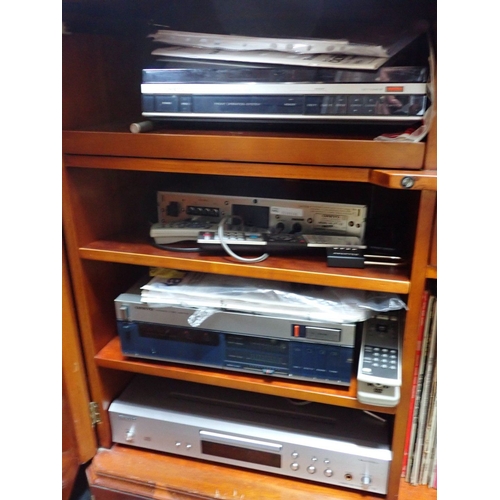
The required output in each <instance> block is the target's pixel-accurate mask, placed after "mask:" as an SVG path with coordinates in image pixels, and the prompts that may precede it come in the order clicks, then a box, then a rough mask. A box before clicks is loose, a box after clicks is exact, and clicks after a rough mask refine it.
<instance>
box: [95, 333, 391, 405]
mask: <svg viewBox="0 0 500 500" xmlns="http://www.w3.org/2000/svg"><path fill="white" fill-rule="evenodd" d="M95 361H96V364H97V365H98V366H100V367H102V368H111V369H114V370H122V371H127V372H132V373H142V374H145V375H154V376H158V377H168V378H173V379H178V380H186V381H188V382H197V383H202V384H210V385H216V386H220V387H228V388H231V389H239V390H244V391H251V392H259V393H262V394H270V395H274V396H281V397H286V398H293V399H302V400H304V401H314V402H316V403H324V404H330V405H337V406H345V407H348V408H358V409H363V410H369V411H374V412H377V413H387V414H394V413H396V407H394V408H384V407H380V406H371V405H366V404H362V403H359V402H358V400H357V399H356V390H357V382H356V377H354V376H353V378H352V380H351V385H350V386H349V387H343V386H340V385H330V384H320V383H314V382H306V381H300V380H298V381H289V380H287V379H284V378H278V377H266V376H260V375H254V374H249V375H247V374H244V373H239V372H233V371H230V370H220V369H210V368H203V367H201V368H200V367H194V366H189V365H181V364H176V363H169V362H162V361H153V360H146V359H140V358H132V357H127V356H124V355H123V354H122V351H121V347H120V339H119V337H115V338H113V339H112V340H111V341H110V342H109V343H108V344H107V345H106V346H104V347H103V348H102V349H101V350H100V351H99V353H97V354H96V356H95Z"/></svg>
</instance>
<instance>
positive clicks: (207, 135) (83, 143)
mask: <svg viewBox="0 0 500 500" xmlns="http://www.w3.org/2000/svg"><path fill="white" fill-rule="evenodd" d="M62 146H63V151H64V152H65V153H67V154H75V155H99V156H125V157H140V158H169V159H189V160H203V161H207V160H209V161H224V162H234V161H236V162H252V163H257V164H258V163H265V164H273V163H276V164H294V165H318V166H328V165H330V166H333V165H334V166H336V167H365V168H383V169H390V168H395V169H399V170H402V169H407V170H418V169H421V168H422V167H423V165H424V157H425V142H418V143H401V142H379V141H374V140H373V137H365V138H359V137H352V138H351V137H342V138H335V136H332V135H329V134H327V133H323V134H307V133H301V134H298V133H277V132H274V133H268V132H260V133H259V132H247V131H237V132H234V131H218V130H212V131H193V130H191V131H184V130H181V131H179V130H158V131H153V132H148V133H145V134H132V133H131V132H129V131H128V124H119V125H108V126H102V127H100V128H99V129H97V130H65V131H63V135H62ZM252 168H253V167H252ZM223 175H227V174H223Z"/></svg>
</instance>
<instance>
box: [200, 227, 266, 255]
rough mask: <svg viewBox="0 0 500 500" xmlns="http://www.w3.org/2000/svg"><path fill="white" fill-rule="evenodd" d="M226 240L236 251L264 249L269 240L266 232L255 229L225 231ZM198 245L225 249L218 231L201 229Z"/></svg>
mask: <svg viewBox="0 0 500 500" xmlns="http://www.w3.org/2000/svg"><path fill="white" fill-rule="evenodd" d="M224 242H225V243H227V244H228V245H230V246H231V247H232V248H234V249H235V251H243V252H247V251H256V250H257V251H259V252H260V251H262V250H263V248H265V247H266V245H267V241H266V239H265V238H264V234H263V233H261V232H253V231H233V230H225V231H224ZM197 243H198V246H199V247H200V249H202V250H207V249H208V250H215V251H219V250H223V247H222V245H221V243H220V239H219V234H218V232H217V231H211V230H208V231H200V232H199V233H198V239H197Z"/></svg>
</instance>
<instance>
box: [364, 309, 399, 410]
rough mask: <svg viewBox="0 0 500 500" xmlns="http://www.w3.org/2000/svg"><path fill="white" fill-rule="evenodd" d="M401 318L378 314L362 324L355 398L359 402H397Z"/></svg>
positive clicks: (387, 404)
mask: <svg viewBox="0 0 500 500" xmlns="http://www.w3.org/2000/svg"><path fill="white" fill-rule="evenodd" d="M401 332H402V326H401V319H400V315H399V313H397V314H394V313H389V314H379V315H377V316H375V317H374V318H370V319H368V320H366V321H365V323H364V324H363V333H362V338H361V350H360V354H359V365H358V391H357V398H358V400H359V401H360V402H361V403H366V404H373V405H378V406H396V405H397V404H398V403H399V398H400V386H401V335H402V334H401Z"/></svg>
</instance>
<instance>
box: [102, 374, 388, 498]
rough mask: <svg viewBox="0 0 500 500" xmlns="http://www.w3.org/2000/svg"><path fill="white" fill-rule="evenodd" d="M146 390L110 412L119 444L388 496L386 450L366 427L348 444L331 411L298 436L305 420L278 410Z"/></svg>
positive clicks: (128, 394) (124, 399)
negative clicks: (327, 416) (180, 396)
mask: <svg viewBox="0 0 500 500" xmlns="http://www.w3.org/2000/svg"><path fill="white" fill-rule="evenodd" d="M163 383H165V382H164V381H163ZM144 384H149V382H143V385H142V387H141V386H140V385H135V386H132V391H130V390H128V391H126V393H125V395H123V396H121V397H120V398H118V399H117V400H115V401H114V402H113V403H112V404H111V406H110V409H109V413H110V419H111V427H112V439H113V441H114V442H116V443H121V444H128V445H133V446H138V447H141V448H146V449H151V450H157V451H162V452H167V453H173V454H177V455H181V456H184V457H192V458H196V459H203V460H208V461H214V462H218V463H223V464H228V465H234V466H240V467H245V468H250V469H254V470H259V471H264V472H269V473H274V474H279V475H284V476H289V477H294V478H297V479H305V480H310V481H316V482H320V483H324V484H328V485H337V486H342V487H347V488H353V489H358V490H365V491H369V492H373V493H380V494H384V493H386V491H387V479H388V471H389V466H390V462H391V459H392V454H391V451H390V449H389V446H388V444H387V442H385V441H384V440H383V439H380V441H379V442H378V441H377V439H376V438H374V437H373V435H372V436H369V434H370V433H372V434H373V432H374V431H373V429H370V428H368V427H370V425H371V424H369V425H368V426H367V428H365V426H364V425H361V426H360V428H359V429H358V433H359V438H356V439H355V440H353V439H352V436H350V435H349V433H345V432H344V431H343V429H342V425H343V422H341V421H342V420H346V419H345V417H344V418H342V415H339V416H338V418H336V411H337V410H338V408H336V407H328V408H327V410H328V411H329V412H330V413H331V422H329V423H328V424H326V423H325V422H324V420H325V419H326V418H325V416H324V415H318V416H313V417H311V416H308V419H310V420H309V425H308V426H306V427H304V428H302V427H303V424H304V420H301V422H300V426H298V425H294V423H293V422H294V421H295V420H300V418H295V416H294V415H293V414H291V415H289V416H287V415H286V414H284V415H276V413H279V410H278V411H277V409H273V408H270V409H269V413H265V412H263V411H262V408H260V409H258V408H252V407H251V404H249V405H248V407H247V408H245V406H246V405H245V403H239V404H240V406H236V405H235V406H234V407H233V408H232V410H231V411H228V408H227V407H225V401H217V400H216V399H211V403H209V404H207V403H206V402H200V400H199V399H197V397H196V396H193V397H192V398H190V396H189V395H188V394H183V397H182V398H177V396H176V395H175V394H172V393H170V394H168V391H159V392H157V393H156V395H157V397H155V396H154V394H152V393H150V394H149V396H148V394H147V392H148V391H147V389H145V387H146V385H144ZM195 385H196V384H195ZM205 387H207V388H206V389H205V390H207V391H208V394H209V393H210V390H211V389H210V388H208V386H205ZM237 392H241V391H237ZM247 394H248V393H247ZM246 397H247V399H248V396H246ZM268 397H269V396H268ZM275 399H277V400H280V399H282V398H275ZM320 406H328V405H320ZM257 410H259V411H257ZM346 410H347V409H342V411H346ZM348 410H349V411H351V412H356V411H357V410H351V409H348ZM358 414H360V415H361V414H362V412H359V411H358ZM299 416H300V415H299V414H297V417H299ZM363 418H366V417H365V416H364V415H363ZM360 423H361V422H359V423H358V425H359V424H360ZM351 424H352V422H351ZM375 433H376V431H375Z"/></svg>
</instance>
